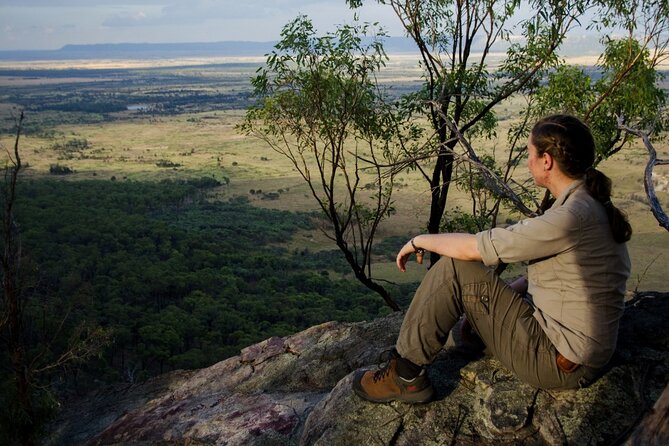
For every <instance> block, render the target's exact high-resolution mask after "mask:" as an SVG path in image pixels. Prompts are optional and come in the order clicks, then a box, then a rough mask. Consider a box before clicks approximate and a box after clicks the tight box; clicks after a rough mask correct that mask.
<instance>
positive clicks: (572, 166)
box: [531, 115, 632, 243]
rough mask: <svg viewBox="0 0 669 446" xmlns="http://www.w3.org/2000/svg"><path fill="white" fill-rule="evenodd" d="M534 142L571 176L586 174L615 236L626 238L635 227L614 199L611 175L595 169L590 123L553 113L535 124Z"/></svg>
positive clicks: (591, 191)
mask: <svg viewBox="0 0 669 446" xmlns="http://www.w3.org/2000/svg"><path fill="white" fill-rule="evenodd" d="M531 138H532V143H533V144H534V145H535V146H536V148H537V151H538V153H539V155H543V154H544V153H546V152H547V153H549V154H550V155H551V157H553V159H554V160H555V162H556V163H557V165H558V166H559V167H560V170H561V171H562V172H564V174H565V175H567V176H568V177H570V178H581V177H585V187H586V189H587V190H588V193H590V195H591V196H592V197H593V198H594V199H595V200H597V201H599V202H600V203H602V205H603V206H604V208H605V209H606V214H607V215H608V217H609V225H610V226H611V231H612V233H613V239H614V240H615V241H616V242H618V243H622V242H626V241H628V240H629V239H630V237H631V236H632V227H631V226H630V224H629V222H628V221H627V217H626V216H625V214H624V213H623V212H622V211H621V210H620V209H618V208H617V207H615V206H614V205H613V204H612V203H611V179H610V178H609V177H607V176H606V175H604V173H602V172H600V171H599V170H597V169H595V167H594V166H593V163H594V162H595V141H594V139H593V137H592V133H591V132H590V129H589V128H588V126H587V125H585V124H584V123H583V122H582V121H581V120H580V119H578V118H575V117H574V116H570V115H552V116H547V117H545V118H543V119H541V120H539V121H538V122H537V123H536V124H535V125H534V127H533V128H532V133H531Z"/></svg>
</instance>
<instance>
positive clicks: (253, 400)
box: [46, 293, 669, 446]
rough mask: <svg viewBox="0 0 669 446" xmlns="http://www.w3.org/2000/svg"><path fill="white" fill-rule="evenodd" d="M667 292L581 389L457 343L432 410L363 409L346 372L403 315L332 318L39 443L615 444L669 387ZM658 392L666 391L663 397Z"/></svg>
mask: <svg viewBox="0 0 669 446" xmlns="http://www.w3.org/2000/svg"><path fill="white" fill-rule="evenodd" d="M668 319H669V294H660V293H644V294H643V296H638V298H637V299H635V301H634V303H633V304H631V305H629V306H628V308H627V309H626V311H625V316H624V319H623V322H622V325H621V330H620V336H619V346H618V350H617V352H616V355H615V357H614V359H613V361H612V362H611V364H610V368H609V370H608V371H607V372H606V374H605V375H604V376H603V377H602V378H601V379H600V380H598V381H597V382H596V383H595V384H593V385H592V386H590V387H589V388H587V389H581V390H576V391H560V392H556V391H543V390H537V389H534V388H532V387H530V386H527V385H525V384H523V383H521V382H519V381H518V380H517V379H516V378H515V377H514V376H513V375H512V374H511V373H510V372H509V371H507V370H506V369H505V368H504V367H503V366H501V364H500V363H499V362H497V361H496V360H495V359H493V358H489V357H473V356H472V355H471V353H468V351H467V350H466V349H463V348H462V345H461V344H460V342H459V340H458V339H457V338H456V339H451V340H449V343H448V344H447V348H445V350H444V351H443V353H442V354H441V355H440V356H439V358H438V359H437V361H436V362H435V363H434V364H433V365H432V366H431V367H430V369H429V374H430V377H431V378H432V381H433V383H434V385H435V387H436V389H437V398H436V400H435V401H434V402H432V403H429V404H423V405H415V406H412V405H408V404H403V403H389V404H372V403H368V402H365V401H363V400H361V399H359V398H358V397H357V396H356V395H355V394H353V392H352V391H351V379H352V376H353V372H354V371H355V370H356V369H358V368H360V367H369V366H373V365H374V364H376V362H377V360H378V356H379V354H380V353H381V352H382V351H383V350H386V349H389V348H391V347H392V346H393V344H394V341H395V338H396V336H397V333H398V331H399V326H400V324H401V320H402V315H401V314H394V315H391V316H388V317H386V318H383V319H377V320H374V321H370V322H361V323H338V322H328V323H325V324H321V325H318V326H315V327H312V328H310V329H308V330H306V331H303V332H301V333H298V334H295V335H293V336H289V337H285V338H271V339H268V340H266V341H263V342H261V343H259V344H256V345H253V346H251V347H248V348H246V349H244V350H243V351H242V352H241V354H240V355H239V356H236V357H233V358H229V359H227V360H225V361H222V362H219V363H217V364H215V365H213V366H211V367H209V368H206V369H202V370H198V371H193V372H175V373H172V374H169V375H165V376H162V377H159V378H156V379H154V380H151V381H149V382H147V383H145V384H142V385H136V386H117V387H114V388H110V389H105V390H100V391H99V392H97V393H96V394H93V395H90V396H89V397H87V398H86V399H83V400H81V401H79V402H77V403H76V404H73V405H70V406H68V409H67V410H65V411H64V412H63V413H62V414H61V417H60V419H59V420H57V422H56V423H55V424H54V426H55V427H54V429H53V432H52V434H51V437H50V438H49V439H48V440H47V442H46V443H47V444H86V445H154V444H161V445H186V444H188V445H229V446H232V445H264V446H266V445H328V446H329V445H368V444H369V445H371V444H378V445H407V446H408V445H472V444H476V445H502V444H505V445H510V444H513V445H515V444H518V445H564V444H569V445H610V444H622V443H623V441H624V440H625V439H626V438H627V437H629V436H630V434H631V433H632V431H633V430H634V428H635V426H636V425H638V424H639V421H640V420H641V419H642V417H643V415H644V414H646V413H648V412H649V411H651V410H652V409H651V408H652V406H653V404H654V403H655V401H656V400H657V399H658V398H659V397H660V395H661V394H662V392H663V390H664V389H665V387H666V386H667V381H668V380H669V355H668V354H667V352H668V351H669V324H668V323H667V320H668ZM665 393H666V392H665Z"/></svg>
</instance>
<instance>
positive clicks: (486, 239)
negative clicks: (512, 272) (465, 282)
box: [476, 230, 500, 266]
mask: <svg viewBox="0 0 669 446" xmlns="http://www.w3.org/2000/svg"><path fill="white" fill-rule="evenodd" d="M491 233H492V231H490V230H488V231H482V232H479V233H477V234H476V244H477V245H478V248H479V252H480V253H481V260H483V263H484V264H485V265H486V266H495V265H498V264H499V263H500V259H499V254H497V251H496V250H495V245H493V243H492V240H491V238H490V236H491Z"/></svg>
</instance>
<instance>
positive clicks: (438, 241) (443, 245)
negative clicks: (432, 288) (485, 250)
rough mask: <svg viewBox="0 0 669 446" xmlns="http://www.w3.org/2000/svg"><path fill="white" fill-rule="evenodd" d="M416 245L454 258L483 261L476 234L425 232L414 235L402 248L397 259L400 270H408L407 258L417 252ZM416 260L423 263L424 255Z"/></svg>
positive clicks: (418, 247)
mask: <svg viewBox="0 0 669 446" xmlns="http://www.w3.org/2000/svg"><path fill="white" fill-rule="evenodd" d="M411 241H413V245H412V244H411ZM414 246H415V248H417V249H424V250H425V251H430V252H434V253H437V254H439V255H442V256H447V257H451V258H454V259H460V260H476V261H481V253H480V252H479V248H478V244H477V242H476V236H475V235H473V234H463V233H454V234H423V235H419V236H416V237H414V238H413V239H412V240H410V241H408V242H407V243H406V244H405V245H404V246H403V247H402V249H400V252H399V253H398V254H397V259H396V263H397V267H398V268H399V270H400V271H402V272H404V271H406V263H407V260H409V257H410V256H411V254H413V253H414V252H415V249H414ZM416 260H417V262H418V263H423V256H422V255H417V256H416Z"/></svg>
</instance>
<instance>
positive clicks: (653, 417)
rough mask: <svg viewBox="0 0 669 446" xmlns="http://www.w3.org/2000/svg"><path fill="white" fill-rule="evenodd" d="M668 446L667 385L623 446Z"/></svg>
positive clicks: (668, 394)
mask: <svg viewBox="0 0 669 446" xmlns="http://www.w3.org/2000/svg"><path fill="white" fill-rule="evenodd" d="M668 444H669V384H667V386H666V387H665V388H664V391H663V392H662V395H660V398H658V400H657V401H656V402H655V405H654V406H653V408H652V409H651V410H650V411H649V412H648V414H647V415H646V416H645V417H644V418H643V420H641V423H639V425H638V426H637V427H636V429H634V432H632V435H631V436H630V438H629V439H628V440H627V441H626V442H625V446H665V445H668Z"/></svg>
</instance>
